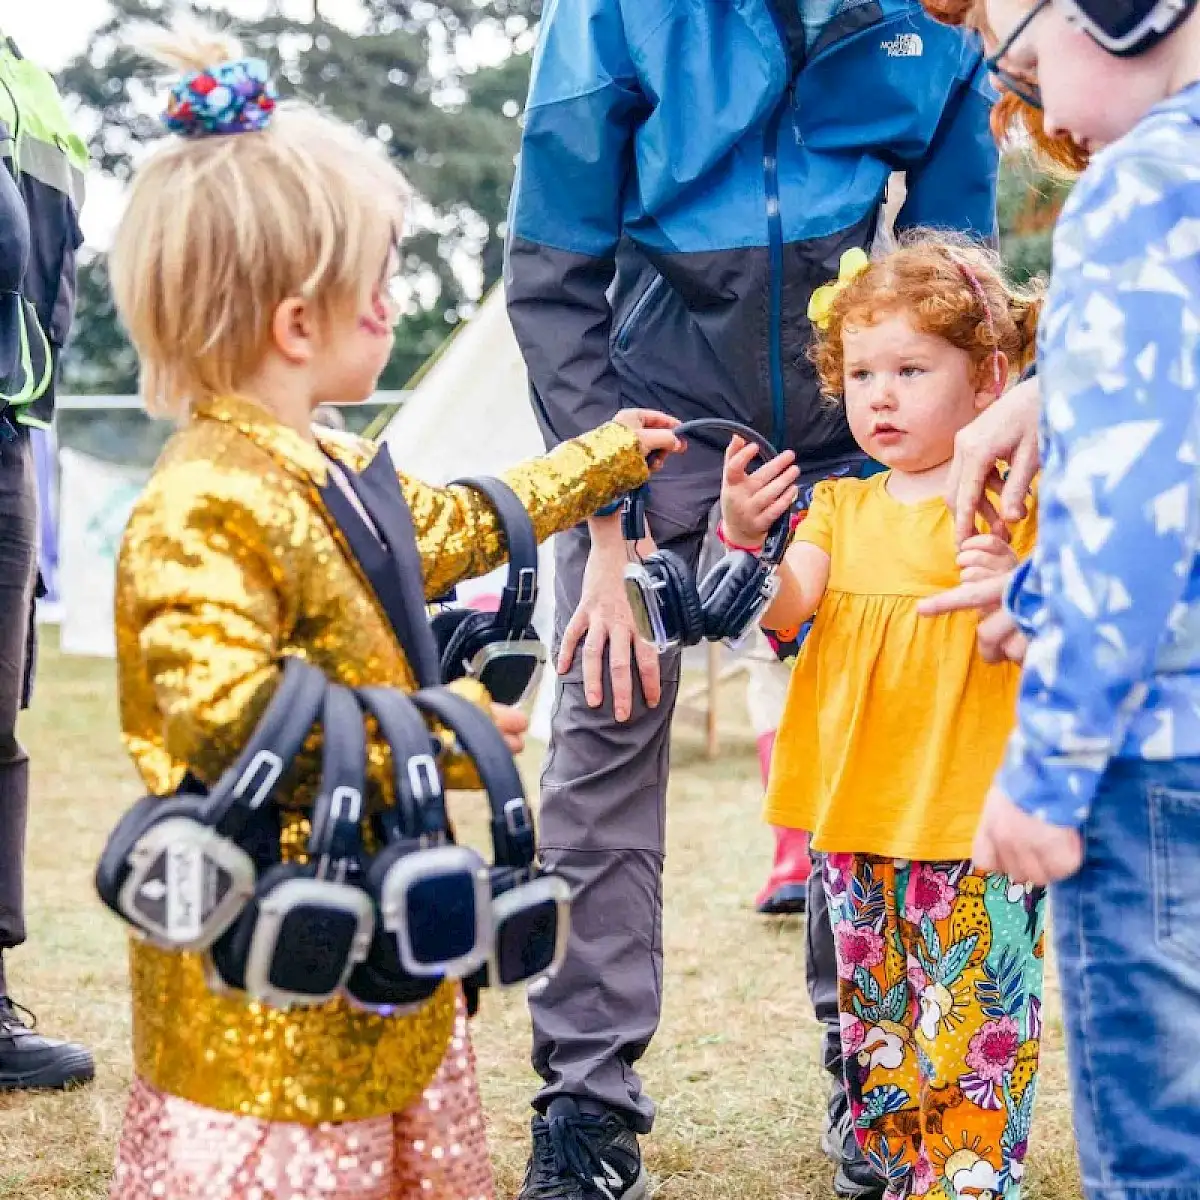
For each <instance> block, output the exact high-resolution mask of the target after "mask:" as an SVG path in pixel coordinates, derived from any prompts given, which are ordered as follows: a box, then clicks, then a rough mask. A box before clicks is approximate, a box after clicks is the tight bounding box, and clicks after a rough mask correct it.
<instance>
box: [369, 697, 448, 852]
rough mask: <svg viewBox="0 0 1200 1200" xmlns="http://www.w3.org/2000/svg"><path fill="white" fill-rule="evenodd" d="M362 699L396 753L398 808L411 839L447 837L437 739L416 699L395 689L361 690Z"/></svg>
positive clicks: (394, 753) (394, 765)
mask: <svg viewBox="0 0 1200 1200" xmlns="http://www.w3.org/2000/svg"><path fill="white" fill-rule="evenodd" d="M358 698H359V699H360V700H361V701H362V703H363V705H364V707H365V708H366V710H367V711H368V712H369V713H370V714H371V715H372V716H373V717H374V718H375V720H376V721H377V722H378V723H379V731H380V733H382V734H383V738H384V740H385V741H386V742H387V744H388V746H389V748H390V749H391V752H392V772H393V777H394V780H395V791H396V808H397V811H398V812H399V814H400V815H401V818H402V820H401V827H402V829H403V832H404V833H405V835H406V836H408V837H413V838H417V837H421V836H422V835H424V834H427V833H443V832H445V831H446V827H447V816H446V796H445V793H444V792H443V790H442V777H441V772H440V771H439V770H438V765H437V759H436V758H435V757H434V753H433V738H432V736H431V735H430V732H429V729H428V727H427V726H426V724H425V721H424V718H423V717H422V716H421V714H420V712H419V711H418V710H417V708H416V706H415V705H414V704H413V702H412V698H411V697H409V696H406V695H405V694H404V693H403V692H400V691H397V690H396V689H395V688H385V687H367V688H360V689H359V691H358Z"/></svg>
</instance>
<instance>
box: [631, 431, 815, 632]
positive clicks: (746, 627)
mask: <svg viewBox="0 0 1200 1200" xmlns="http://www.w3.org/2000/svg"><path fill="white" fill-rule="evenodd" d="M706 429H714V430H721V431H724V432H726V433H736V434H738V435H740V436H741V437H743V438H745V439H746V440H747V441H748V442H753V443H755V444H756V445H757V446H758V448H759V454H760V458H761V460H762V461H763V462H765V461H767V459H769V458H774V457H775V456H776V454H777V453H778V451H776V450H775V448H774V447H773V446H772V445H771V443H770V442H768V441H767V440H766V439H765V438H764V437H762V435H761V434H759V433H756V432H755V431H754V430H753V429H751V428H750V427H749V426H748V425H742V424H740V423H739V422H737V421H726V420H721V419H717V418H708V417H703V418H699V419H697V420H694V421H685V422H683V424H681V425H677V426H676V427H675V430H674V432H675V435H676V436H677V437H680V438H683V437H686V436H687V435H688V434H692V433H696V432H698V431H701V430H706ZM621 530H622V536H623V537H624V538H625V541H626V543H627V544H628V545H629V548H630V553H631V555H632V556H635V557H636V553H637V551H636V546H637V543H638V542H639V541H641V540H642V539H643V538H644V537H645V536H646V532H647V530H646V497H645V491H644V489H643V488H639V489H638V490H637V491H635V492H632V493H631V494H630V495H629V496H627V497H626V498H625V503H624V505H623V507H622V510H621ZM791 542H792V514H791V511H787V512H785V513H783V514H782V515H781V516H780V517H778V518H777V519H776V521H775V522H774V524H772V526H771V528H770V529H769V530H767V535H766V538H765V540H764V541H763V545H762V548H761V549H760V550H759V551H758V552H757V553H751V552H750V551H748V550H734V551H732V552H731V553H729V554H727V555H725V557H724V558H722V559H721V561H720V562H718V563H717V565H716V566H714V567H713V568H712V570H711V571H709V572H708V574H707V575H705V577H704V578H703V579H702V580H701V581H700V583H699V584H698V585H697V583H696V580H695V577H694V576H693V574H692V571H691V568H690V567H689V566H688V564H687V563H686V562H684V561H683V559H682V558H680V557H679V555H677V554H673V553H672V552H671V551H670V550H656V551H655V552H654V553H653V554H649V555H647V556H646V558H644V559H642V558H636V561H633V562H631V563H630V564H629V565H628V566H627V567H626V568H625V594H626V596H627V597H628V599H629V605H630V608H631V609H632V610H633V619H634V623H635V624H636V626H637V630H638V633H639V634H640V635H641V637H642V638H644V639H645V640H646V641H648V642H650V643H651V644H652V645H653V646H654V647H655V648H656V649H657V650H658V652H659V653H660V654H662V653H665V652H666V651H668V650H671V649H673V648H674V647H676V646H697V645H699V644H700V643H701V642H702V641H705V640H708V641H713V642H717V641H722V642H724V643H725V644H726V645H727V646H730V647H736V646H737V645H738V644H739V643H740V642H741V640H742V639H743V638H744V637H745V636H746V634H747V633H749V632H750V629H751V627H752V626H753V625H754V623H755V622H756V621H757V620H758V618H759V617H760V616H762V614H763V612H764V610H765V609H766V607H767V605H768V604H770V603H771V601H772V600H773V599H774V597H775V594H776V592H777V591H778V590H779V581H778V579H777V578H776V572H777V571H778V569H779V564H780V563H781V562H783V556H784V555H785V554H786V553H787V549H788V547H789V546H790V545H791Z"/></svg>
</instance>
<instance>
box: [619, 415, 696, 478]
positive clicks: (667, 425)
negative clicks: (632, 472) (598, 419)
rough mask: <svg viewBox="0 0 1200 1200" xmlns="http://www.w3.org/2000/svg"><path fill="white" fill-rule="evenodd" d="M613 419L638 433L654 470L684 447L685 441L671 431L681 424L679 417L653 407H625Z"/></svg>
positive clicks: (644, 452)
mask: <svg viewBox="0 0 1200 1200" xmlns="http://www.w3.org/2000/svg"><path fill="white" fill-rule="evenodd" d="M613 420H614V421H616V423H617V424H618V425H624V426H625V428H626V429H632V430H633V432H634V433H636V434H637V437H638V441H639V442H640V443H641V447H642V453H643V454H644V455H645V456H646V459H647V461H648V462H649V464H650V470H652V471H657V470H658V468H659V467H661V466H662V463H663V459H664V458H665V457H666V456H667V455H668V454H674V453H676V452H677V451H679V450H682V449H683V443H682V442H681V441H680V440H679V439H678V438H677V437H676V436H675V435H674V434H673V433H672V432H671V430H672V429H674V428H675V426H676V425H678V424H679V418H678V417H671V416H668V415H667V414H666V413H664V412H658V411H657V409H653V408H623V409H621V411H620V412H618V413H617V415H616V416H615V417H613Z"/></svg>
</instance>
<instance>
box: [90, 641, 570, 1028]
mask: <svg viewBox="0 0 1200 1200" xmlns="http://www.w3.org/2000/svg"><path fill="white" fill-rule="evenodd" d="M365 713H369V714H370V715H371V716H373V717H374V718H375V720H376V722H377V724H378V726H379V730H380V734H381V736H382V738H383V740H384V741H385V742H387V744H388V746H389V747H390V749H391V753H392V761H393V764H394V773H395V792H396V803H395V805H394V806H392V807H389V808H385V809H384V810H383V811H381V812H379V813H377V814H374V815H372V816H370V817H369V818H367V819H368V820H370V821H371V822H372V823H373V826H374V831H375V833H376V835H377V840H378V843H379V849H378V851H377V852H376V853H375V854H373V855H368V854H367V853H366V851H365V849H364V845H363V837H362V826H363V821H364V817H365V816H366V806H365V792H366V773H367V750H366V732H365V727H364V715H365ZM422 714H425V715H427V716H431V717H435V718H436V719H437V720H439V721H440V722H441V723H442V724H443V725H444V726H445V727H446V728H447V729H448V730H449V731H450V732H451V733H452V734H453V736H454V737H455V739H456V742H457V744H458V746H459V748H460V749H461V750H462V751H463V752H465V753H466V754H467V755H468V756H469V757H470V758H471V759H472V760H473V761H474V763H475V766H476V770H477V772H478V774H479V778H480V781H481V783H482V784H483V787H484V789H485V791H486V793H487V797H488V802H489V806H490V810H491V837H492V849H493V861H492V863H491V864H488V863H486V862H485V861H484V860H483V858H482V857H481V856H480V855H479V854H477V853H476V852H475V851H474V850H471V849H469V848H467V847H465V846H459V845H457V844H455V842H454V839H453V836H452V834H451V831H450V826H449V821H448V817H447V812H446V803H445V796H444V792H443V785H442V779H441V775H440V773H439V770H438V766H437V761H436V757H435V753H436V750H437V745H436V742H435V740H434V739H433V738H432V737H431V735H430V732H429V729H428V727H427V726H426V723H425V719H424V716H423V715H422ZM318 719H319V720H320V723H321V727H322V736H323V751H322V779H321V788H320V792H319V795H318V797H317V799H316V801H315V803H314V806H313V813H312V823H311V826H312V827H311V834H310V837H309V841H308V856H307V857H308V861H307V862H306V863H304V864H298V863H283V862H281V860H280V846H279V827H280V820H279V804H278V800H279V797H280V792H281V790H282V788H281V785H282V784H283V781H284V779H285V776H286V774H287V770H288V767H289V766H290V765H291V763H292V761H293V760H294V759H295V757H296V755H297V754H299V752H300V750H301V748H302V747H303V745H304V743H305V740H306V739H307V737H308V734H309V732H310V730H311V728H312V726H313V725H314V724H315V723H316V722H317V721H318ZM535 856H536V846H535V839H534V828H533V817H532V813H531V812H530V809H529V805H528V803H527V801H526V798H525V794H524V789H523V787H522V784H521V778H520V775H519V773H518V771H517V768H516V765H515V763H514V762H513V759H512V755H511V754H510V753H509V750H508V747H507V746H506V745H505V742H504V739H503V737H502V736H501V734H500V733H499V731H498V730H497V729H496V727H495V726H494V725H493V724H492V722H491V721H490V720H489V719H488V718H487V717H486V716H485V715H484V713H483V712H482V711H481V710H479V709H478V708H476V707H475V706H474V705H472V704H471V703H469V702H468V701H466V700H464V699H463V698H462V697H460V696H456V695H454V694H453V693H451V692H448V691H446V690H445V689H443V688H431V689H428V690H426V691H422V692H418V693H417V694H416V695H414V696H406V695H404V694H403V693H401V692H397V691H395V690H394V689H390V688H363V689H360V690H358V691H351V690H350V689H348V688H343V687H338V686H335V685H331V684H328V683H327V681H326V680H325V678H324V676H323V675H322V674H321V673H320V672H319V671H317V670H316V669H314V668H313V667H311V666H308V665H306V664H304V663H302V662H300V661H299V660H298V659H289V660H288V662H287V665H286V668H285V670H284V673H283V678H282V681H281V683H280V686H279V688H278V689H277V691H276V693H275V695H274V697H273V698H272V700H271V703H270V704H269V705H268V707H267V709H266V711H265V713H264V714H263V716H262V718H261V720H260V721H259V723H258V725H257V727H256V728H255V730H254V733H253V734H252V735H251V737H250V739H249V742H248V744H247V745H246V747H245V749H244V750H243V752H242V754H241V755H240V756H239V757H238V759H237V761H236V762H235V763H234V765H233V766H232V767H231V768H230V769H229V770H228V771H227V772H226V773H225V774H224V775H223V776H222V777H221V779H220V780H219V781H218V782H217V784H216V785H215V786H214V787H213V788H212V790H211V791H210V792H208V793H207V794H204V793H203V792H202V791H200V790H197V789H195V788H194V787H193V788H191V789H186V788H185V789H183V790H181V791H180V792H179V793H178V794H176V795H175V796H174V797H171V798H169V799H163V798H161V797H156V796H147V797H145V798H143V799H142V800H140V801H139V802H138V804H137V805H135V806H134V808H133V809H131V810H130V811H129V812H128V813H127V814H126V815H125V816H124V818H122V820H121V822H120V823H119V824H118V826H117V828H116V829H115V830H114V831H113V833H112V835H111V836H110V838H109V840H108V844H107V846H106V847H105V850H104V852H103V854H102V856H101V859H100V863H99V866H98V868H97V871H96V888H97V891H98V892H99V894H100V897H101V899H102V900H103V901H104V903H105V904H106V905H107V906H108V907H109V908H111V909H112V910H113V911H114V912H115V913H116V914H117V915H118V916H119V917H121V919H122V920H124V921H125V922H126V923H128V924H129V925H130V926H132V928H133V929H134V931H135V933H136V934H138V935H139V936H141V937H143V938H144V939H146V940H147V941H149V942H151V943H153V944H154V945H157V946H159V947H162V948H164V949H167V950H176V951H197V952H202V953H204V954H205V956H206V964H207V967H208V974H209V980H210V983H211V985H212V986H213V987H214V988H215V989H216V990H236V991H242V992H245V993H247V994H248V995H250V996H252V997H254V998H255V999H257V1000H261V1001H263V1002H264V1003H266V1004H269V1005H272V1006H274V1007H278V1008H288V1007H291V1006H296V1005H313V1004H322V1003H324V1002H326V1001H328V1000H330V999H332V998H334V997H335V996H337V995H343V996H345V997H346V998H347V999H349V1000H350V1001H351V1002H352V1003H355V1004H357V1005H360V1006H362V1007H366V1008H370V1009H374V1010H383V1011H396V1010H398V1009H404V1008H406V1007H409V1006H416V1005H419V1004H421V1003H422V1002H423V1001H424V1000H426V999H428V998H429V997H430V996H431V995H432V994H433V992H434V991H435V989H436V988H437V987H438V985H439V984H440V983H441V982H442V981H443V980H445V979H463V980H465V981H468V982H471V981H474V983H475V984H476V985H490V986H495V987H510V986H513V985H517V984H522V983H524V984H535V983H539V982H543V981H545V980H548V979H549V978H551V977H552V976H553V974H554V973H555V972H556V971H557V970H558V967H559V965H560V964H561V962H562V958H563V955H564V954H565V952H566V939H567V934H568V928H569V925H568V923H569V916H570V893H569V889H568V888H567V885H566V884H565V883H564V881H563V880H561V879H559V878H557V877H555V876H553V875H548V874H544V873H543V872H542V871H541V870H540V869H539V868H538V866H537V865H536V862H535Z"/></svg>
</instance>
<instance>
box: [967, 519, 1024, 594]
mask: <svg viewBox="0 0 1200 1200" xmlns="http://www.w3.org/2000/svg"><path fill="white" fill-rule="evenodd" d="M1001 528H1003V527H1001ZM1017 563H1018V559H1017V556H1016V554H1014V553H1013V548H1012V547H1011V546H1010V545H1009V544H1008V540H1007V537H1006V536H1004V537H1002V536H1000V535H998V534H995V533H977V534H975V535H974V536H973V537H969V538H967V540H966V541H965V542H963V544H962V546H961V547H959V551H958V571H959V575H960V577H961V578H962V581H963V583H978V582H979V581H980V580H983V579H992V578H994V577H995V576H997V575H1007V574H1009V572H1010V571H1013V570H1015V569H1016V567H1017Z"/></svg>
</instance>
